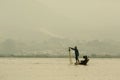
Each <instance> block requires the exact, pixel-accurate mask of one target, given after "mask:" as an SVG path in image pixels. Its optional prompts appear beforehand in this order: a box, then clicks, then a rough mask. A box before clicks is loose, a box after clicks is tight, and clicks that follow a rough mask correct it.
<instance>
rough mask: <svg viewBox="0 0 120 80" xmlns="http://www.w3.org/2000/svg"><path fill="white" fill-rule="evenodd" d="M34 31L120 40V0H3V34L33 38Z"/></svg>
mask: <svg viewBox="0 0 120 80" xmlns="http://www.w3.org/2000/svg"><path fill="white" fill-rule="evenodd" d="M39 32H40V33H39ZM33 33H34V34H36V35H38V34H41V33H45V34H48V35H49V36H53V37H60V38H61V37H65V38H71V39H75V40H76V39H78V40H92V39H103V40H104V39H113V40H119V41H120V36H119V35H120V1H119V0H84V1H83V0H0V36H9V37H19V36H24V34H27V35H29V36H30V37H31V38H32V37H33V36H34V35H31V34H33ZM38 37H40V36H39V35H38Z"/></svg>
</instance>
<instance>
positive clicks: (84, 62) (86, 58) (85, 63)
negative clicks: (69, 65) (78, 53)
mask: <svg viewBox="0 0 120 80" xmlns="http://www.w3.org/2000/svg"><path fill="white" fill-rule="evenodd" d="M83 58H84V60H81V62H80V64H81V65H87V62H88V61H89V59H88V57H87V56H83Z"/></svg>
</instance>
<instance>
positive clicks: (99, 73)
mask: <svg viewBox="0 0 120 80" xmlns="http://www.w3.org/2000/svg"><path fill="white" fill-rule="evenodd" d="M73 61H74V59H73ZM0 80H120V59H114V58H113V59H109V58H105V59H100V58H99V59H90V62H89V63H88V65H87V66H82V65H77V66H76V65H74V64H72V65H71V64H69V59H68V58H0Z"/></svg>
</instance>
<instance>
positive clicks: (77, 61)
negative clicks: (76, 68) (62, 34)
mask: <svg viewBox="0 0 120 80" xmlns="http://www.w3.org/2000/svg"><path fill="white" fill-rule="evenodd" d="M69 49H72V50H74V51H75V59H76V63H75V64H79V58H78V57H79V51H78V49H77V46H75V48H71V47H69Z"/></svg>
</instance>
